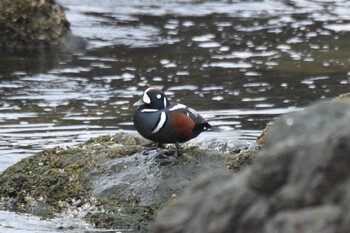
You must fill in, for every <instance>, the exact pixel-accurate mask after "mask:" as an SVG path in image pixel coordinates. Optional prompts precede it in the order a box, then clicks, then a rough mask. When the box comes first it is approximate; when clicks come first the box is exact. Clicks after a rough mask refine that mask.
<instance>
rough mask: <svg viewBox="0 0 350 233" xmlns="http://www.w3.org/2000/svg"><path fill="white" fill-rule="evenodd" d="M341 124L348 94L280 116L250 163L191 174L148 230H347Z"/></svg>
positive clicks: (348, 140)
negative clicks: (241, 167) (195, 176)
mask: <svg viewBox="0 0 350 233" xmlns="http://www.w3.org/2000/svg"><path fill="white" fill-rule="evenodd" d="M349 125H350V102H349V101H328V102H322V103H318V104H315V105H312V106H310V107H308V108H306V109H305V110H303V111H298V112H294V113H290V114H287V115H284V116H282V117H280V118H279V119H278V120H276V121H275V122H274V124H273V125H272V126H270V129H269V131H268V134H267V135H266V138H265V140H264V141H265V143H264V146H263V147H262V150H261V151H260V153H259V154H258V155H257V156H256V157H257V158H256V159H255V161H254V163H253V164H252V165H251V166H249V167H248V168H246V169H244V170H243V171H241V172H240V173H238V174H235V175H229V174H225V173H221V174H220V173H219V174H214V175H205V176H204V177H201V178H199V180H197V181H196V182H195V183H194V184H193V185H192V186H191V187H190V188H188V189H186V190H185V191H184V193H183V195H182V196H180V197H179V198H177V199H175V200H174V201H172V202H171V203H170V204H168V205H167V206H166V207H165V208H164V209H162V210H160V211H159V212H158V214H157V217H156V220H155V222H154V224H153V227H152V232H153V233H157V232H162V233H163V232H172V233H175V232H191V233H196V232H201V233H209V232H210V233H211V232H212V233H214V232H215V233H220V232H286V233H292V232H350V224H349V223H350V211H349V210H350V206H349V205H348V203H349V201H350V191H349V190H350V173H349V167H350V156H349V155H350V127H349Z"/></svg>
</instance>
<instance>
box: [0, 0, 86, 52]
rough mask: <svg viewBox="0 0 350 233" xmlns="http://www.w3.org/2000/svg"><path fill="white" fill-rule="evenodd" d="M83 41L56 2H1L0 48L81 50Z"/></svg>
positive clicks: (5, 0)
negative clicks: (76, 35)
mask: <svg viewBox="0 0 350 233" xmlns="http://www.w3.org/2000/svg"><path fill="white" fill-rule="evenodd" d="M83 45H84V41H83V40H82V39H81V38H78V37H75V36H73V35H72V33H71V31H70V28H69V22H68V21H67V19H66V17H65V14H64V10H63V7H61V6H60V5H58V4H57V3H56V2H55V1H54V0H1V1H0V48H3V49H7V48H14V49H32V48H40V47H61V48H63V49H71V48H78V47H82V46H83Z"/></svg>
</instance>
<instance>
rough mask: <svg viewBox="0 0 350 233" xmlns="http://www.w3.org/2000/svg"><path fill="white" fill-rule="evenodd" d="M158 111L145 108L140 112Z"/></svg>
mask: <svg viewBox="0 0 350 233" xmlns="http://www.w3.org/2000/svg"><path fill="white" fill-rule="evenodd" d="M158 111H159V109H153V108H145V109H142V110H141V112H158Z"/></svg>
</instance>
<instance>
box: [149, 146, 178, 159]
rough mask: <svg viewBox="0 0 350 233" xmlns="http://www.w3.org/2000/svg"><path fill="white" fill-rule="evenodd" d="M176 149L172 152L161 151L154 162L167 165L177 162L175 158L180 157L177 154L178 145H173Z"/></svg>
mask: <svg viewBox="0 0 350 233" xmlns="http://www.w3.org/2000/svg"><path fill="white" fill-rule="evenodd" d="M175 146H176V148H175V150H174V151H170V150H168V151H164V150H163V151H162V153H159V154H158V155H157V157H156V158H155V160H156V161H157V162H160V163H169V162H174V161H176V160H177V157H178V156H179V155H180V153H179V144H178V143H176V144H175Z"/></svg>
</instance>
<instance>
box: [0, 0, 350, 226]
mask: <svg viewBox="0 0 350 233" xmlns="http://www.w3.org/2000/svg"><path fill="white" fill-rule="evenodd" d="M58 2H60V3H61V4H62V5H63V6H65V7H66V14H67V17H68V20H69V21H70V22H71V28H72V31H73V33H75V34H77V35H79V36H82V37H84V38H86V39H87V41H88V43H89V45H88V49H87V50H86V51H80V52H75V53H59V52H57V51H40V52H30V53H7V54H6V53H5V54H1V56H0V98H1V102H0V171H3V170H4V169H5V168H6V167H8V166H9V165H11V164H13V163H15V162H16V161H18V160H19V159H20V158H23V157H26V156H28V155H30V154H32V153H34V152H37V151H40V150H42V149H43V148H47V147H53V146H57V145H72V144H76V143H78V142H81V141H85V140H87V139H88V138H90V137H93V136H97V135H101V134H109V133H114V132H117V131H130V132H133V126H132V114H133V112H134V110H135V109H134V108H133V106H132V103H133V102H135V101H136V100H137V99H138V98H139V96H140V95H141V94H142V91H143V90H144V89H146V88H147V87H148V86H157V87H160V88H163V89H164V90H165V91H166V93H167V94H168V95H169V96H170V97H171V99H172V101H178V102H181V103H183V104H186V105H189V106H191V107H193V108H195V109H197V110H198V111H199V112H200V113H201V114H202V115H203V116H205V117H206V118H208V119H210V120H211V123H212V124H213V125H215V126H217V127H218V128H219V129H220V131H219V132H212V133H210V132H207V133H205V134H203V135H202V137H219V138H220V137H221V138H228V139H230V140H253V139H255V137H256V136H257V135H259V133H260V131H261V130H262V129H263V128H264V127H265V126H266V125H267V124H268V123H269V122H271V121H272V120H273V119H274V118H275V117H276V116H278V115H280V114H283V113H286V112H290V111H293V110H296V109H300V108H302V107H304V106H306V105H308V104H310V103H312V102H314V101H316V100H319V99H326V98H333V97H335V96H337V95H339V94H341V93H344V92H348V91H349V83H350V69H349V68H350V50H349V48H350V33H349V31H350V11H349V9H350V2H349V1H346V0H343V1H342V0H338V1H324V0H319V1H317V0H314V1H309V0H285V1H269V0H266V1H185V0H173V1H170V0H169V1H153V0H148V1H146V0H145V1H141V0H131V1H130V0H118V1H117V0H113V1H112V0H107V1H102V0H94V1H91V0H84V1H75V0H59V1H58ZM5 213H6V212H5ZM1 216H2V214H1V213H0V218H1ZM33 221H34V220H33ZM13 224H14V223H13ZM9 225H11V224H10V223H9ZM2 226H4V225H1V223H0V230H1V227H2ZM14 229H16V224H14ZM27 231H28V232H35V231H34V230H29V229H27ZM27 231H20V230H18V231H13V232H27ZM38 232H41V231H38Z"/></svg>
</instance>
